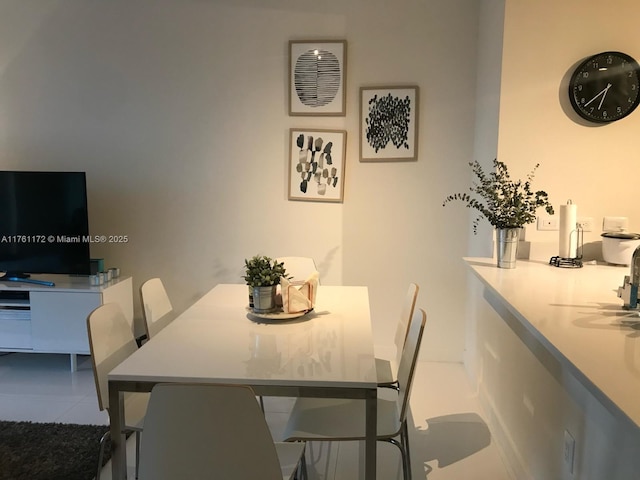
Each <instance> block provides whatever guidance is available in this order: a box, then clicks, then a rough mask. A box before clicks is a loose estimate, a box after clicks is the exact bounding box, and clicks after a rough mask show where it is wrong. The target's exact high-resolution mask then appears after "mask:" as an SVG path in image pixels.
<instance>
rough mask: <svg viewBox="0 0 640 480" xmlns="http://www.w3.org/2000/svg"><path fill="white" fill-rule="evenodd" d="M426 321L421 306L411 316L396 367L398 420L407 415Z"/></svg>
mask: <svg viewBox="0 0 640 480" xmlns="http://www.w3.org/2000/svg"><path fill="white" fill-rule="evenodd" d="M426 323H427V314H426V313H425V312H424V310H422V309H421V308H419V309H417V310H416V311H415V312H414V313H413V317H411V323H410V325H409V332H408V334H407V339H406V340H405V344H404V348H403V349H402V358H401V359H400V365H399V367H398V384H399V387H400V390H399V391H398V397H397V400H396V402H397V406H398V414H399V416H400V421H401V422H402V421H404V420H405V418H406V416H407V409H408V406H409V396H410V395H411V384H412V382H413V376H414V373H415V369H416V363H417V361H418V355H419V353H420V344H421V343H422V334H423V332H424V326H425V324H426Z"/></svg>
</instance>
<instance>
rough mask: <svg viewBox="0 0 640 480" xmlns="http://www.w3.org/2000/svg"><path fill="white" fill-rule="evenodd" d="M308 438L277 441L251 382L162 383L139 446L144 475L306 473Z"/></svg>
mask: <svg viewBox="0 0 640 480" xmlns="http://www.w3.org/2000/svg"><path fill="white" fill-rule="evenodd" d="M304 450H305V444H304V443H300V444H292V443H282V442H279V443H274V441H273V437H272V436H271V432H270V431H269V427H268V426H267V422H266V420H265V417H264V415H263V413H262V411H261V410H260V407H259V406H258V403H257V402H256V399H255V394H254V392H253V390H251V388H249V387H247V386H242V385H219V384H202V383H198V384H184V383H171V384H158V385H156V386H155V387H153V390H152V391H151V400H150V401H149V408H148V411H147V416H146V421H145V430H144V435H143V437H142V445H141V451H140V476H139V478H140V479H141V480H176V479H180V480H205V479H211V478H220V479H224V480H247V479H253V478H255V479H261V480H281V479H282V480H289V479H293V478H297V477H296V474H297V473H299V472H301V473H302V474H304V477H305V479H306V468H305V464H304Z"/></svg>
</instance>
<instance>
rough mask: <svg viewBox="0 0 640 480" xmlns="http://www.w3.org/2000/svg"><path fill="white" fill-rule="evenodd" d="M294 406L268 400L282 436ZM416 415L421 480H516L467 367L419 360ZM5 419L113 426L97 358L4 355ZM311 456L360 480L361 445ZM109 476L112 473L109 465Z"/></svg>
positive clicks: (391, 468)
mask: <svg viewBox="0 0 640 480" xmlns="http://www.w3.org/2000/svg"><path fill="white" fill-rule="evenodd" d="M291 404H292V400H291V399H281V398H270V399H267V402H266V405H265V407H266V408H265V409H266V411H267V418H268V421H269V424H270V426H271V429H272V431H273V434H274V437H275V438H278V435H279V433H280V432H281V431H282V428H283V427H284V424H285V422H286V418H287V412H288V408H290V406H291ZM411 411H412V417H413V422H414V423H415V427H416V428H415V429H414V430H413V431H412V432H411V461H412V467H413V468H412V470H413V472H412V473H413V478H414V479H416V480H417V479H427V480H454V479H455V480H458V479H465V480H475V479H477V480H484V479H489V478H490V479H492V480H512V478H513V476H512V475H510V473H509V470H508V468H507V467H506V466H505V464H504V463H503V459H502V457H501V455H500V452H499V450H498V448H497V447H496V445H495V443H494V442H493V441H492V440H491V436H490V433H489V431H488V428H487V426H486V424H485V423H484V421H483V420H482V415H483V414H482V411H481V409H480V405H479V402H478V399H477V397H476V395H475V392H474V391H473V389H472V388H471V387H470V385H469V382H468V380H467V377H466V374H465V372H464V368H463V366H462V365H461V364H457V363H436V362H419V365H418V369H417V372H416V378H415V379H414V387H413V392H412V397H411ZM0 419H2V420H29V421H36V422H63V423H90V424H106V423H107V421H108V418H107V415H106V414H105V413H103V412H100V411H99V410H98V403H97V399H96V394H95V385H94V381H93V373H92V370H91V360H90V357H86V356H79V357H78V371H77V372H73V373H72V372H70V369H69V357H68V356H67V355H48V354H20V353H14V354H0ZM131 446H132V445H131ZM131 446H130V447H131ZM129 451H130V452H132V453H133V450H132V449H131V448H130V449H129ZM378 453H379V459H380V460H379V463H378V471H379V474H378V478H380V479H384V480H396V479H401V478H402V475H401V470H400V462H399V456H398V452H397V450H396V449H395V447H393V446H391V445H388V444H379V446H378ZM132 457H133V455H132V454H131V455H129V463H131V462H132ZM307 458H308V460H307V462H308V468H309V476H310V479H311V480H353V479H357V478H358V473H357V472H358V471H359V464H360V463H361V462H362V459H363V451H362V448H361V446H360V445H359V443H357V442H338V443H333V444H323V443H315V444H312V445H311V446H310V447H309V449H308V453H307ZM104 474H110V466H109V465H107V467H105V471H104ZM105 477H106V478H110V476H109V475H103V478H105Z"/></svg>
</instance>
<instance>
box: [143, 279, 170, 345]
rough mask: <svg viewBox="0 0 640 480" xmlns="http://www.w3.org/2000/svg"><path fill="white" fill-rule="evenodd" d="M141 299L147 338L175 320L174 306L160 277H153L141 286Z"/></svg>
mask: <svg viewBox="0 0 640 480" xmlns="http://www.w3.org/2000/svg"><path fill="white" fill-rule="evenodd" d="M140 301H141V303H142V313H143V315H144V326H145V329H146V334H147V339H150V338H151V337H153V336H154V335H155V334H156V333H158V332H159V331H160V330H162V329H163V328H164V327H166V326H167V324H169V323H170V322H171V320H173V307H172V306H171V301H170V300H169V296H168V295H167V291H166V290H165V288H164V285H163V284H162V280H160V279H159V278H151V279H149V280H147V281H146V282H144V283H143V284H142V285H141V286H140Z"/></svg>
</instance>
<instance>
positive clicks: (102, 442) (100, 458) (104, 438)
mask: <svg viewBox="0 0 640 480" xmlns="http://www.w3.org/2000/svg"><path fill="white" fill-rule="evenodd" d="M109 437H110V435H109V430H107V431H106V432H105V434H104V435H102V438H100V453H99V454H98V471H97V472H96V480H100V473H102V461H103V460H104V446H105V445H106V443H107V439H108V438H109Z"/></svg>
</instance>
